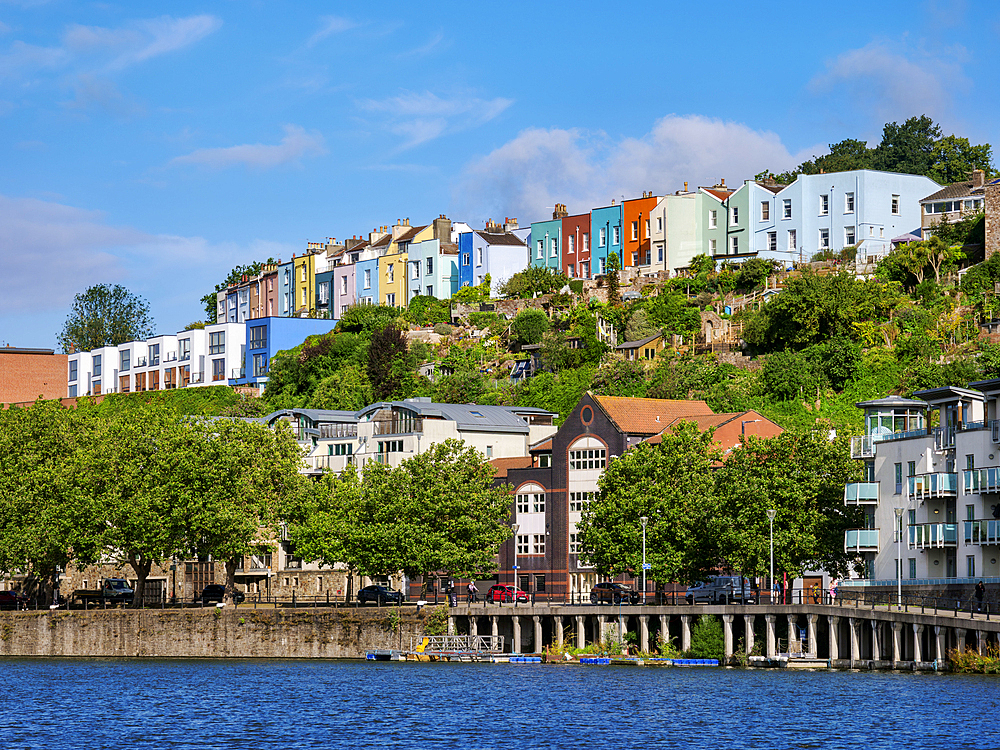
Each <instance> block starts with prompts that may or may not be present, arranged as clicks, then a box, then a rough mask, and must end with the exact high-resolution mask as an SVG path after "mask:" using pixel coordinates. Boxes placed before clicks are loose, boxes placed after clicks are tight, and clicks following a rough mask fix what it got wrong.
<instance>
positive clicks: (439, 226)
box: [434, 214, 451, 242]
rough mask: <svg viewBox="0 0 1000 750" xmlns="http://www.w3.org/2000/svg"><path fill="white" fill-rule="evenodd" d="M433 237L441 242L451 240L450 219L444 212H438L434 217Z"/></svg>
mask: <svg viewBox="0 0 1000 750" xmlns="http://www.w3.org/2000/svg"><path fill="white" fill-rule="evenodd" d="M434 239H436V240H439V241H441V242H451V219H449V218H448V217H447V216H445V215H444V214H439V215H438V217H437V218H436V219H434Z"/></svg>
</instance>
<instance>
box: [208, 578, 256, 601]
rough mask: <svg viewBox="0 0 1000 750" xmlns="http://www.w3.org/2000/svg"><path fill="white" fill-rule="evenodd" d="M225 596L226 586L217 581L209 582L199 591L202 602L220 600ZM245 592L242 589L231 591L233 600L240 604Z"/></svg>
mask: <svg viewBox="0 0 1000 750" xmlns="http://www.w3.org/2000/svg"><path fill="white" fill-rule="evenodd" d="M225 598H226V587H225V586H223V585H221V584H218V583H210V584H208V585H207V586H206V587H205V588H204V589H202V592H201V601H202V604H208V603H209V602H221V601H222V600H223V599H225ZM246 598H247V597H246V594H244V593H243V592H242V591H239V590H236V591H233V601H234V602H236V603H237V604H240V603H241V602H243V601H244V600H245V599H246Z"/></svg>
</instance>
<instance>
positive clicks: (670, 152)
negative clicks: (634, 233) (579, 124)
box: [454, 115, 816, 221]
mask: <svg viewBox="0 0 1000 750" xmlns="http://www.w3.org/2000/svg"><path fill="white" fill-rule="evenodd" d="M815 151H816V149H806V150H804V151H803V152H802V153H799V154H792V153H790V152H789V151H788V149H787V148H786V147H785V146H784V145H783V144H782V143H781V139H780V138H779V137H778V136H777V135H775V134H774V133H771V132H767V131H757V130H753V129H752V128H750V127H748V126H746V125H744V124H742V123H735V122H725V121H722V120H716V119H711V118H708V117H702V116H700V115H686V116H679V115H668V116H667V117H664V118H663V119H661V120H659V121H657V122H656V123H655V124H654V126H653V128H652V129H651V130H650V132H649V133H647V134H645V135H643V136H642V137H640V138H625V139H622V140H619V141H616V142H613V141H609V140H608V139H607V137H606V136H605V135H604V134H602V133H588V132H585V131H582V130H561V129H552V130H545V129H541V128H531V129H528V130H525V131H522V132H521V133H520V134H518V136H517V137H516V138H514V139H513V140H512V141H509V142H508V143H506V144H504V145H503V146H501V147H499V148H498V149H496V150H494V151H493V152H491V153H489V154H487V155H486V156H484V157H482V158H480V159H478V160H476V161H474V162H472V163H471V164H469V165H468V166H467V167H466V168H465V170H464V172H463V174H462V175H461V177H460V178H459V180H458V181H457V182H456V184H455V190H454V200H455V203H456V210H457V211H458V212H459V213H462V214H464V215H467V216H483V217H485V216H518V217H521V219H522V221H524V220H525V219H527V220H537V219H539V218H541V217H542V216H544V215H545V213H546V210H551V207H552V206H553V205H555V203H557V202H558V203H565V204H567V206H568V207H569V210H570V212H572V213H575V212H583V211H588V210H590V209H591V208H593V207H594V206H602V205H607V204H608V203H610V201H611V200H612V199H615V200H618V199H620V198H621V197H622V196H623V195H624V196H625V197H627V198H632V197H635V196H638V195H641V194H642V192H643V191H645V190H652V191H653V192H654V193H655V194H657V195H664V194H666V193H668V192H674V191H675V190H678V189H680V188H681V187H682V185H683V183H684V182H685V181H686V182H688V183H689V185H690V186H691V187H694V186H697V185H712V184H715V183H716V182H718V180H719V179H720V178H726V179H727V180H728V181H729V184H731V185H738V184H740V182H741V181H742V180H743V179H748V178H752V177H753V176H754V175H755V174H757V173H758V172H761V171H763V170H764V169H771V170H772V171H774V172H780V171H783V170H785V169H788V168H790V167H793V166H795V165H797V164H799V163H800V162H801V161H802V160H803V159H804V158H808V156H807V155H809V154H811V153H814V152H815Z"/></svg>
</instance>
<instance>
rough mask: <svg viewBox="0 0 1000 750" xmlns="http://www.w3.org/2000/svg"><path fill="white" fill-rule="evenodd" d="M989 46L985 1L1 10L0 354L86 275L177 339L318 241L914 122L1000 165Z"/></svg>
mask: <svg viewBox="0 0 1000 750" xmlns="http://www.w3.org/2000/svg"><path fill="white" fill-rule="evenodd" d="M806 8H808V9H806ZM998 44H1000V5H998V4H996V3H994V2H991V1H990V0H979V1H978V2H977V1H975V0H968V1H967V2H962V1H961V0H935V1H929V2H879V3H872V2H854V1H853V0H842V1H841V2H840V3H836V4H833V5H831V4H822V5H815V4H806V3H801V2H772V3H765V4H753V3H734V4H726V3H717V4H711V5H705V4H698V3H643V4H627V3H622V4H617V5H615V4H609V3H586V2H578V3H572V4H570V3H566V4H548V3H538V2H525V3H520V2H506V3H467V2H463V3H453V2H438V3H434V4H433V5H423V4H417V3H391V2H388V3H387V2H382V3H377V4H376V3H369V4H360V3H359V4H354V3H318V2H305V1H303V2H296V3H287V2H286V3H274V2H243V1H240V0H230V1H220V2H185V1H184V0H177V1H175V2H171V3H163V2H143V3H86V2H62V1H60V0H52V1H51V2H45V1H44V0H23V1H22V2H18V1H17V0H0V134H2V137H0V280H2V284H0V343H3V344H10V345H12V346H46V347H52V346H55V337H56V334H57V333H58V331H59V330H60V329H61V327H62V323H63V321H64V320H65V317H66V313H67V311H68V307H69V304H70V302H71V300H72V297H73V295H74V294H75V293H77V292H80V291H83V290H84V289H85V288H86V287H87V286H89V285H90V284H95V283H121V284H124V285H125V286H127V287H128V288H129V289H131V290H133V291H135V292H136V293H138V294H141V295H142V296H144V297H145V298H146V299H148V300H149V302H150V305H151V308H152V314H153V317H154V319H155V320H156V323H157V328H158V329H159V330H160V331H161V332H170V331H175V330H178V329H179V328H181V327H183V326H184V324H186V323H188V322H190V321H193V320H198V319H201V317H202V315H203V313H202V308H201V306H200V304H199V302H198V299H199V297H201V295H202V294H204V293H205V292H206V291H208V290H210V289H211V288H212V287H213V286H214V284H215V283H216V282H217V281H219V280H220V279H221V278H222V277H224V276H225V275H226V273H227V272H228V270H229V269H230V268H231V267H232V266H233V265H235V264H238V263H247V262H250V261H252V260H256V259H265V258H267V257H268V256H273V257H276V258H278V257H280V258H283V259H287V258H289V257H290V256H291V254H292V253H293V252H301V250H302V249H303V248H304V247H305V243H306V242H307V241H319V240H322V239H323V238H326V237H336V238H338V239H341V238H343V237H347V236H351V235H354V234H362V233H366V232H369V231H371V230H372V229H373V228H374V227H376V226H378V225H383V224H392V223H394V222H395V221H396V220H397V219H402V218H409V219H410V220H411V222H412V223H413V224H418V223H425V222H427V221H429V220H430V219H432V218H434V217H436V216H437V215H438V214H440V213H444V214H446V215H448V216H449V217H450V218H453V219H458V220H463V221H467V222H469V223H471V224H472V225H473V226H481V225H482V223H483V222H484V221H485V220H486V219H487V218H493V219H499V218H503V217H504V216H516V217H518V219H519V220H520V222H521V224H522V225H524V224H527V223H528V222H530V221H532V220H538V219H540V218H543V217H545V216H546V214H547V213H548V212H550V211H551V208H552V206H553V204H554V203H555V202H557V201H558V202H560V203H566V204H568V206H569V209H570V211H572V212H582V211H586V210H588V209H589V208H590V207H592V206H595V205H602V204H606V203H607V202H608V201H610V199H611V198H613V197H614V198H618V197H620V196H622V195H626V196H635V195H638V194H640V193H641V192H642V191H643V190H653V191H655V192H656V193H658V194H662V193H664V192H669V191H673V190H676V189H678V188H680V187H681V186H682V184H683V182H684V181H689V182H690V183H691V184H711V183H714V182H716V181H717V180H718V179H719V178H722V177H724V178H726V181H727V183H728V184H739V182H740V181H742V180H743V179H747V178H751V177H753V175H754V174H755V173H756V172H759V171H761V170H762V169H764V168H771V169H773V170H774V171H779V170H783V169H786V168H789V167H792V166H794V165H796V164H798V163H799V162H800V161H801V160H803V159H804V158H808V157H811V156H813V155H815V154H818V153H822V152H823V151H824V150H825V148H826V144H828V143H831V142H836V141H839V140H842V139H843V138H848V137H858V138H867V139H870V140H873V141H877V140H878V138H879V136H880V133H881V126H882V124H883V123H884V122H887V121H892V120H896V121H902V120H903V119H905V118H907V117H909V116H911V115H916V114H924V113H926V114H928V115H930V116H931V117H933V118H934V119H935V120H936V121H938V122H940V123H941V124H942V126H943V127H944V129H945V131H946V132H949V133H950V132H954V133H957V134H959V135H964V136H967V137H969V138H970V139H972V140H973V141H974V142H977V143H978V142H989V143H993V144H995V146H996V148H997V149H1000V133H998V128H1000V126H998V125H997V123H998V122H1000V117H998V114H1000V113H998V109H1000V100H998V99H997V97H996V92H997V91H1000V80H998V79H1000V65H996V64H995V62H993V61H994V58H995V54H994V53H995V50H996V48H997V46H998ZM996 161H997V159H994V162H996Z"/></svg>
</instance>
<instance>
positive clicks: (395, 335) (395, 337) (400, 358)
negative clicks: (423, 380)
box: [368, 325, 412, 401]
mask: <svg viewBox="0 0 1000 750" xmlns="http://www.w3.org/2000/svg"><path fill="white" fill-rule="evenodd" d="M407 355H408V351H407V346H406V333H405V332H404V331H403V330H402V329H401V328H397V327H396V326H395V325H388V326H386V327H385V328H383V329H381V330H379V331H376V332H375V333H374V334H373V335H372V340H371V343H370V344H369V345H368V382H369V383H371V386H372V396H374V398H375V400H376V401H387V400H390V399H393V398H396V397H398V396H403V395H406V394H405V390H406V388H405V381H406V374H407V373H408V372H409V373H410V374H412V368H411V367H409V366H408V365H409V363H408V362H407Z"/></svg>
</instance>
